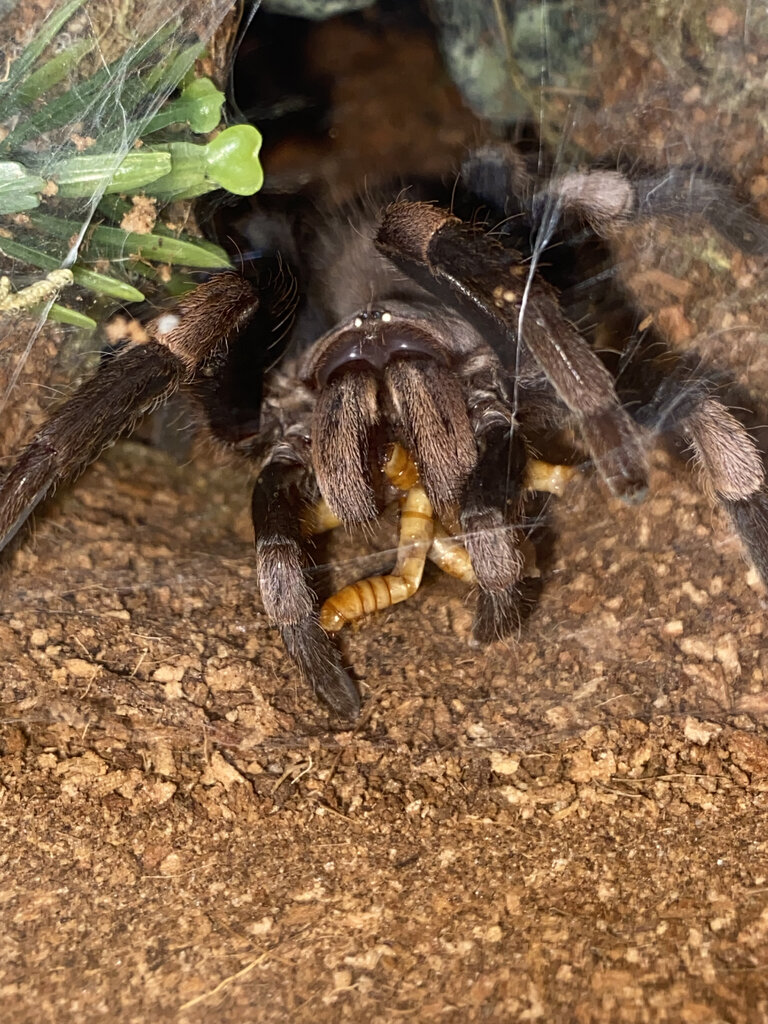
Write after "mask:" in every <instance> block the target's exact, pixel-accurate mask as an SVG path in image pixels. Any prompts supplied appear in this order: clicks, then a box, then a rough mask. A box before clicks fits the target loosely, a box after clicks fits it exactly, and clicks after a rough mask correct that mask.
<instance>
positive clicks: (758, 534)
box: [721, 491, 768, 587]
mask: <svg viewBox="0 0 768 1024" xmlns="http://www.w3.org/2000/svg"><path fill="white" fill-rule="evenodd" d="M721 501H722V504H723V507H724V508H725V509H726V511H727V512H728V513H729V515H730V517H731V520H732V521H733V525H734V526H735V527H736V530H737V531H738V534H739V536H740V537H741V540H742V542H743V544H744V547H745V548H746V549H747V553H748V555H749V557H750V559H751V561H752V564H753V565H754V567H755V569H756V570H757V572H758V574H759V576H760V579H761V580H762V581H763V585H764V586H765V587H768V494H766V492H765V491H758V492H757V493H755V494H752V495H750V497H749V498H744V499H742V500H740V501H727V500H724V499H722V498H721Z"/></svg>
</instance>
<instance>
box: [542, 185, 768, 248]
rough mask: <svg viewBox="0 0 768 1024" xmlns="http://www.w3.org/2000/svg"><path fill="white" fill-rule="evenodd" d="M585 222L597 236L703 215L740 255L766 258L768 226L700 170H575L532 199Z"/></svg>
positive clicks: (727, 189) (728, 190) (726, 189)
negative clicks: (634, 224)
mask: <svg viewBox="0 0 768 1024" xmlns="http://www.w3.org/2000/svg"><path fill="white" fill-rule="evenodd" d="M548 199H549V200H553V201H555V202H556V203H559V204H560V205H561V206H562V207H563V209H564V210H566V211H573V212H574V213H576V214H577V215H578V216H580V217H582V218H583V219H584V220H585V221H586V222H587V223H588V224H589V225H590V227H591V228H592V229H593V231H595V232H596V233H597V234H599V235H605V234H609V233H610V232H611V231H613V230H615V229H616V228H622V227H623V226H624V225H625V224H626V223H627V222H629V221H633V220H643V219H646V218H649V217H690V216H699V217H701V218H703V219H704V220H705V221H707V222H708V223H709V224H711V225H712V227H713V228H714V229H715V230H716V231H717V232H718V233H719V234H720V235H722V236H723V238H725V239H726V241H728V242H730V243H731V245H735V246H736V248H738V249H741V251H742V252H746V253H751V254H765V253H768V225H766V224H765V223H763V222H762V221H761V220H759V219H758V218H757V217H755V216H754V215H753V214H752V213H751V212H750V210H749V208H748V207H746V206H744V205H743V204H742V203H740V202H739V201H738V200H737V199H736V198H735V197H734V195H733V193H732V191H731V189H730V188H729V187H728V185H726V184H724V183H723V182H720V181H717V180H716V179H714V178H712V177H711V176H707V175H706V174H703V173H702V172H701V171H700V170H697V169H695V168H690V167H688V168H686V167H673V168H670V169H669V170H667V171H657V172H655V173H650V174H641V175H636V176H630V175H626V174H622V172H621V171H612V170H591V171H571V172H569V173H568V174H562V175H559V176H557V177H555V178H553V179H552V180H551V181H550V182H549V183H548V185H547V187H546V189H544V190H543V191H542V192H540V193H539V194H538V195H537V196H536V197H535V198H534V210H540V209H541V207H542V206H543V204H544V203H545V202H546V201H547V200H548Z"/></svg>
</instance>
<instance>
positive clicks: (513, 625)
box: [472, 583, 523, 645]
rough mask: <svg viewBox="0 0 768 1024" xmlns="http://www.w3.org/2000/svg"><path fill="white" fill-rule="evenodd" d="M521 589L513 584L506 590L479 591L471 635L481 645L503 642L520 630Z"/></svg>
mask: <svg viewBox="0 0 768 1024" xmlns="http://www.w3.org/2000/svg"><path fill="white" fill-rule="evenodd" d="M522 606H523V588H522V587H521V586H520V585H519V584H517V583H515V584H513V585H512V586H510V587H507V589H506V590H495V591H494V590H479V591H478V593H477V609H476V611H475V621H474V623H473V626H472V635H473V637H474V638H475V640H476V641H477V642H478V643H480V644H483V645H486V644H492V643H495V642H496V641H497V640H505V639H506V638H507V637H509V636H511V635H512V634H513V633H517V632H519V630H520V626H521V624H522V621H523V615H522Z"/></svg>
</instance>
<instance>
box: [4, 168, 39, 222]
mask: <svg viewBox="0 0 768 1024" xmlns="http://www.w3.org/2000/svg"><path fill="white" fill-rule="evenodd" d="M44 188H45V182H44V181H43V179H42V178H38V177H36V176H35V175H34V174H30V173H29V171H27V169H26V167H24V166H22V164H17V163H14V162H13V161H11V160H0V213H20V212H21V211H22V210H34V208H35V207H36V206H37V205H38V204H39V202H40V197H39V195H38V194H37V193H38V192H42V190H43V189H44Z"/></svg>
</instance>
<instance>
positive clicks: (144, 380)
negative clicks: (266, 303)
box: [0, 273, 258, 550]
mask: <svg viewBox="0 0 768 1024" xmlns="http://www.w3.org/2000/svg"><path fill="white" fill-rule="evenodd" d="M257 306H258V297H257V295H256V292H255V291H254V289H253V288H252V286H251V285H250V284H249V283H248V282H247V281H246V280H245V279H244V278H242V277H240V276H239V275H238V274H234V273H223V274H217V275H216V276H214V277H212V278H211V279H210V280H209V281H206V282H205V283H204V284H201V285H199V286H198V287H197V288H195V289H194V290H193V291H191V292H190V293H189V294H188V295H186V296H184V298H182V299H181V300H180V301H179V302H178V303H177V304H176V306H175V307H173V308H171V309H169V310H168V311H167V312H165V313H161V314H160V315H159V316H156V317H155V318H154V319H153V320H151V321H150V322H149V323H148V324H147V325H146V327H145V333H146V341H145V342H143V343H140V344H134V345H130V346H129V347H126V348H125V349H124V350H123V351H121V352H118V353H117V354H116V355H115V356H113V357H112V358H111V359H109V360H107V361H105V362H103V363H102V364H101V366H100V367H99V368H98V370H97V371H96V373H95V374H94V375H93V376H92V377H91V378H90V379H89V380H86V381H85V382H84V383H83V384H82V385H81V386H80V387H79V388H78V389H77V390H76V391H75V392H74V394H73V395H72V396H71V397H70V398H69V399H68V400H67V401H66V402H64V403H63V405H61V406H60V408H59V409H57V410H56V411H55V412H54V413H53V414H52V415H51V416H50V417H49V419H48V420H47V421H46V423H44V424H43V426H42V427H41V428H40V430H38V432H37V433H36V434H35V436H34V437H33V438H32V440H31V441H30V442H29V443H28V444H27V445H26V447H25V448H24V449H23V451H22V452H21V454H20V455H19V457H18V459H17V460H16V462H15V463H14V464H13V465H12V466H11V469H10V470H9V472H8V474H7V475H6V476H5V478H4V479H3V481H2V483H1V484H0V550H2V549H3V548H4V547H5V546H6V545H7V544H8V543H9V542H10V541H11V540H12V539H13V537H14V536H15V534H16V533H17V532H18V530H19V529H20V528H21V527H22V526H23V525H24V523H25V522H26V520H27V519H28V518H29V516H30V515H31V514H32V512H33V511H34V510H35V508H36V507H37V506H38V505H39V504H40V502H41V501H43V500H44V498H45V497H46V496H47V495H48V494H50V493H51V491H53V489H54V488H55V487H57V486H58V485H59V484H61V483H63V482H65V481H67V480H71V479H72V478H73V477H75V476H77V475H78V474H79V473H81V472H82V471H83V470H84V469H85V468H86V467H87V466H89V465H90V464H91V463H92V462H93V461H94V460H95V459H97V458H98V457H99V455H100V454H101V452H102V451H103V450H104V449H105V448H106V447H108V446H109V445H110V444H112V443H114V441H116V440H117V438H119V437H120V436H121V435H122V434H125V433H126V432H128V431H129V430H131V428H132V427H133V426H134V425H135V424H136V423H137V422H138V420H139V419H140V418H141V416H143V415H144V414H145V413H146V412H148V411H149V410H150V409H152V408H154V407H155V406H156V405H158V404H160V403H161V402H164V401H165V400H166V399H167V398H169V397H170V396H171V395H172V394H173V393H174V392H175V391H177V390H178V388H179V387H181V386H182V385H184V384H187V383H189V382H190V381H191V380H192V379H193V378H194V377H195V375H196V373H197V372H198V371H199V370H200V368H201V367H203V366H204V365H205V364H206V362H207V360H209V359H210V358H211V357H213V356H214V355H215V354H216V352H218V351H220V350H222V348H225V347H226V345H227V342H228V340H229V339H230V338H232V337H233V336H234V335H236V334H237V333H238V332H239V331H240V330H242V329H243V328H244V327H245V325H246V324H247V323H248V322H249V321H250V320H251V318H252V316H253V315H254V313H255V311H256V308H257Z"/></svg>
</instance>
